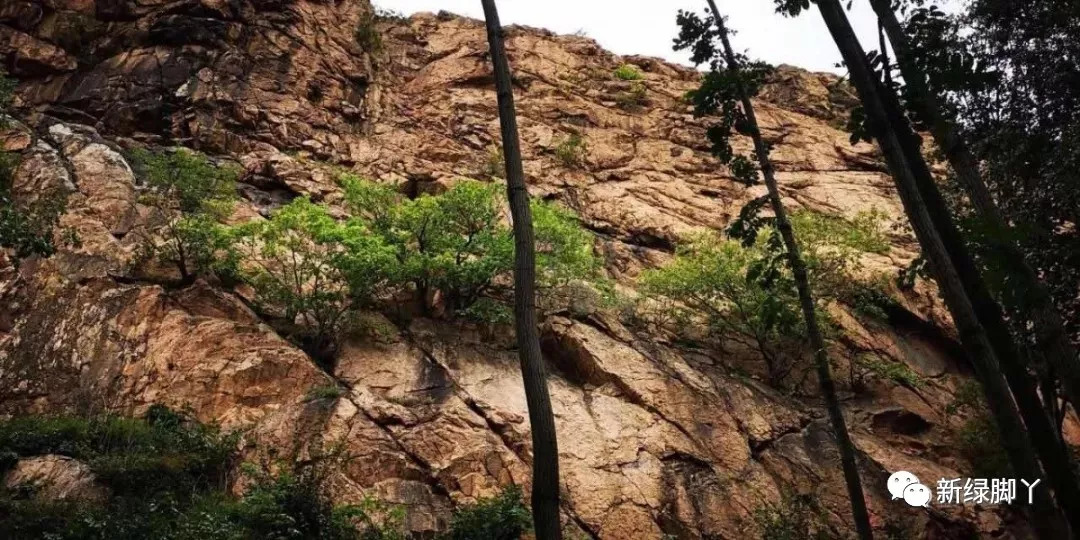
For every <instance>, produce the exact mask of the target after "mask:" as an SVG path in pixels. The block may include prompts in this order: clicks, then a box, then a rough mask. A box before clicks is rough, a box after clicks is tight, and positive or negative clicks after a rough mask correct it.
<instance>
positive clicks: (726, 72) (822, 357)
mask: <svg viewBox="0 0 1080 540" xmlns="http://www.w3.org/2000/svg"><path fill="white" fill-rule="evenodd" d="M708 4H709V9H710V10H711V13H712V19H713V20H712V24H709V23H707V22H705V21H704V20H702V19H701V18H699V17H697V16H696V15H694V14H692V13H687V12H680V14H679V23H680V27H681V31H680V34H679V38H678V39H677V40H676V48H677V49H684V48H691V49H693V52H694V59H695V60H704V59H708V60H709V61H710V62H711V67H712V71H711V72H710V73H709V74H708V75H706V83H705V84H702V87H701V89H699V90H698V91H697V93H696V95H695V102H696V103H697V111H698V112H699V114H700V113H713V112H716V111H717V110H721V111H723V112H724V115H723V116H724V118H725V119H726V120H727V122H726V123H725V124H724V125H722V126H720V127H719V128H717V127H714V128H712V129H711V130H710V132H709V136H710V139H712V141H713V143H714V146H719V147H720V148H722V149H723V150H724V151H723V152H720V153H719V155H720V157H722V158H729V159H727V161H728V162H729V163H730V162H731V161H732V159H733V155H732V153H731V151H730V149H731V147H730V144H727V143H725V139H726V138H727V137H730V136H731V133H732V129H737V130H738V131H739V132H740V133H744V134H749V135H750V137H751V139H752V140H753V142H754V153H755V157H756V158H757V162H758V163H757V164H758V166H759V167H760V170H761V175H762V176H763V177H764V179H765V186H766V188H767V189H768V199H769V202H770V205H771V207H772V211H773V214H774V216H775V217H774V219H773V222H774V226H775V228H776V231H778V233H779V237H780V239H781V240H782V241H783V247H784V252H785V254H786V260H787V266H788V268H789V269H790V270H791V274H792V276H793V277H794V281H795V287H796V289H797V291H798V297H799V306H800V308H801V311H802V316H803V319H804V323H805V325H806V333H807V336H808V337H809V341H810V346H811V347H812V349H813V351H814V362H815V364H816V367H817V373H818V384H819V386H820V387H821V392H822V394H823V397H824V398H825V404H826V409H827V410H828V413H829V421H830V423H831V424H832V428H833V434H834V436H835V437H836V442H837V447H838V448H839V450H840V461H841V464H842V466H843V470H844V479H845V480H846V483H847V490H848V497H849V498H850V499H851V510H852V515H853V518H854V521H855V529H856V530H857V531H858V533H859V537H860V538H862V539H864V540H867V539H870V538H872V537H873V532H872V529H871V528H870V515H869V513H868V512H867V510H866V501H865V499H864V498H863V490H862V480H861V479H860V477H859V468H858V461H857V459H856V455H855V446H854V444H852V442H851V438H850V436H849V434H848V431H847V426H846V424H845V421H844V414H843V411H842V410H841V408H840V400H839V398H838V397H837V395H836V388H835V384H834V383H833V378H832V374H831V373H830V367H829V357H828V353H827V351H826V347H825V339H824V337H823V335H822V331H821V327H820V325H819V322H818V313H817V305H816V303H815V301H814V298H813V293H812V292H811V289H810V281H809V277H808V273H807V268H806V262H805V261H804V260H803V258H802V255H801V252H800V248H799V244H798V241H797V239H796V238H795V233H794V230H793V229H792V226H791V222H790V221H789V220H788V217H787V211H786V209H785V208H784V205H783V202H782V200H781V197H780V190H779V187H778V186H777V183H776V176H775V172H774V168H773V165H772V161H771V160H770V159H769V145H768V144H767V143H766V142H765V139H764V137H762V135H761V130H760V128H759V126H758V122H757V117H756V115H755V113H754V106H753V103H752V102H751V100H750V98H751V97H753V95H754V94H755V93H756V92H757V91H758V90H759V89H760V86H761V77H760V73H761V70H760V69H753V70H750V71H746V70H744V69H743V68H742V65H743V64H744V63H745V59H740V58H738V57H737V56H736V54H735V51H734V49H733V48H732V46H731V42H730V39H729V37H728V30H727V27H726V26H725V23H724V18H723V16H722V15H721V14H720V11H719V10H718V9H717V8H716V3H715V2H714V1H713V0H708ZM713 25H715V29H713ZM716 37H718V38H719V40H720V43H721V44H722V46H723V48H722V50H716V49H715V38H716ZM722 65H723V66H726V69H721V66H722ZM725 127H726V128H727V130H724V128H725ZM748 161H749V160H746V162H748ZM746 162H743V167H744V172H745V173H747V179H748V180H756V177H757V171H752V169H750V168H749V167H748V166H747V165H746ZM774 268H775V267H773V268H765V269H764V270H763V271H764V272H772V273H775V272H776V270H775V269H774Z"/></svg>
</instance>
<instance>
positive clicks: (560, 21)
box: [374, 0, 877, 72]
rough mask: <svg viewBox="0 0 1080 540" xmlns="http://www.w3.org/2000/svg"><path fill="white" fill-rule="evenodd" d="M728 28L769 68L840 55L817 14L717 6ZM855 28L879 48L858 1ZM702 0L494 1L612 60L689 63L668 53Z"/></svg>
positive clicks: (823, 63) (424, 4)
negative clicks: (682, 17) (680, 17)
mask: <svg viewBox="0 0 1080 540" xmlns="http://www.w3.org/2000/svg"><path fill="white" fill-rule="evenodd" d="M716 3H717V7H719V8H720V10H721V11H722V12H724V13H725V14H726V15H727V16H728V17H729V21H730V26H731V28H732V29H734V30H736V31H737V32H738V34H737V35H736V36H735V37H734V45H735V47H736V48H739V49H742V50H745V51H746V52H748V53H749V54H750V56H751V57H753V58H758V59H762V60H765V61H767V62H769V63H772V64H793V65H796V66H800V67H803V68H806V69H810V70H814V71H834V72H837V71H839V70H837V69H836V68H835V67H834V65H835V64H836V63H837V62H839V61H840V54H839V53H838V52H837V51H836V46H835V45H834V44H833V42H832V40H831V38H830V37H829V33H828V31H827V30H826V29H825V25H824V23H822V22H821V17H820V15H818V12H817V9H811V10H810V11H808V12H805V13H804V14H803V15H802V16H800V17H798V18H795V19H789V18H785V17H781V16H780V15H778V14H776V12H775V9H774V8H773V2H772V0H717V2H716ZM374 4H375V5H376V6H379V7H382V8H386V9H392V10H395V11H399V12H402V13H405V14H407V15H408V14H412V13H415V12H417V11H432V12H438V11H439V10H447V11H451V12H454V13H458V14H461V15H467V16H469V17H474V18H477V19H482V18H483V16H484V13H483V10H482V9H481V8H480V0H374ZM854 4H855V6H854V8H853V9H852V11H851V12H850V15H849V16H850V17H851V19H852V24H853V25H854V26H855V29H856V31H857V32H858V33H859V37H860V39H861V40H862V42H863V47H864V48H866V49H868V50H869V49H876V48H877V47H876V43H877V31H876V24H875V22H874V17H873V11H872V10H871V9H870V7H869V2H868V1H866V0H855V2H854ZM705 5H706V4H705V2H704V1H703V0H499V2H498V6H499V16H500V18H501V19H502V22H503V24H524V25H528V26H537V27H541V28H547V29H549V30H553V31H555V32H557V33H560V34H570V33H573V32H576V31H578V30H582V31H584V32H585V33H586V34H587V35H588V36H589V37H591V38H593V39H595V40H597V41H598V42H600V45H602V46H603V47H604V48H606V49H608V50H610V51H612V52H615V53H617V54H641V55H646V56H659V57H662V58H666V59H668V60H671V61H675V62H681V63H687V59H688V57H689V56H688V55H683V54H676V53H674V52H672V50H671V41H672V39H673V38H674V37H675V35H676V34H677V33H678V30H677V28H676V26H675V14H676V12H678V10H679V9H693V10H695V11H699V12H700V11H702V10H703V8H704V7H705Z"/></svg>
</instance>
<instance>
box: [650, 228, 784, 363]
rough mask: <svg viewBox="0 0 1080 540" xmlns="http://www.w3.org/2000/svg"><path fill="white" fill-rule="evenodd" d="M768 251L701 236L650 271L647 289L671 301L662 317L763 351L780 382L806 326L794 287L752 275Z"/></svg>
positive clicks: (662, 306) (676, 326)
mask: <svg viewBox="0 0 1080 540" xmlns="http://www.w3.org/2000/svg"><path fill="white" fill-rule="evenodd" d="M768 253H769V252H768V249H767V247H766V245H765V243H764V242H762V243H760V244H759V245H755V246H752V247H750V248H746V247H743V246H742V245H741V244H739V243H738V242H735V241H731V240H721V239H720V238H718V237H716V236H713V235H704V236H700V237H698V238H696V239H694V240H693V241H691V242H690V243H689V244H685V245H683V246H680V248H679V251H678V253H677V256H676V258H675V260H674V261H672V262H671V263H670V264H668V265H667V266H665V267H663V268H660V269H658V270H650V271H647V272H645V273H644V274H643V275H642V277H641V285H642V291H643V292H644V293H645V294H646V295H650V296H652V297H656V298H660V299H662V300H665V301H664V302H662V305H661V307H660V316H661V317H671V320H672V321H673V322H674V325H673V326H674V327H675V328H684V329H685V328H688V327H691V326H693V323H695V322H697V323H703V324H704V325H705V327H706V328H707V331H708V332H709V333H710V334H711V335H717V336H721V337H723V338H726V339H731V340H733V341H735V342H736V343H740V344H742V345H744V346H746V347H749V348H751V349H752V350H755V351H757V352H758V353H760V354H761V356H762V357H763V360H764V361H765V363H766V365H767V367H768V372H769V379H770V381H771V382H772V383H774V384H780V382H781V381H782V380H783V379H784V378H785V377H787V375H788V374H789V373H790V371H791V368H792V364H793V362H794V359H793V358H792V355H791V354H789V351H791V350H792V349H793V348H794V347H792V343H791V341H792V338H793V337H795V338H796V339H800V338H801V336H802V335H803V334H804V328H803V325H802V319H801V315H800V312H799V308H798V302H797V297H796V296H795V295H794V289H793V287H791V286H788V285H787V284H784V285H781V286H777V284H776V283H773V284H769V286H766V284H765V283H763V282H762V281H761V280H758V279H756V278H755V277H754V276H752V275H751V272H752V270H753V269H754V267H755V266H756V265H758V263H760V262H761V261H763V260H764V258H766V257H768V256H769V255H768ZM784 281H788V280H787V279H786V278H785V280H784Z"/></svg>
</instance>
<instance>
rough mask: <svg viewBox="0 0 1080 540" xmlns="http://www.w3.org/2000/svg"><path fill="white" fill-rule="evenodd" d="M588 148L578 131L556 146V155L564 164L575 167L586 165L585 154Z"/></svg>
mask: <svg viewBox="0 0 1080 540" xmlns="http://www.w3.org/2000/svg"><path fill="white" fill-rule="evenodd" d="M587 153H588V148H587V146H586V145H585V139H583V138H582V137H581V135H578V134H577V133H571V134H570V135H569V136H567V137H566V138H565V139H563V140H562V141H561V142H560V143H559V144H558V145H556V146H555V157H556V158H558V159H559V161H560V162H561V163H562V164H563V166H565V167H568V168H571V169H575V168H579V167H582V166H584V165H585V156H586V154H587Z"/></svg>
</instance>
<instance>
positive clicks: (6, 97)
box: [0, 66, 16, 128]
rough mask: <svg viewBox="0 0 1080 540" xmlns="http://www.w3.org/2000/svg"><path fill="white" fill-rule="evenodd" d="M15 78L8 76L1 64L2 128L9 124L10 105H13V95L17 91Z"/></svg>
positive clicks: (0, 125)
mask: <svg viewBox="0 0 1080 540" xmlns="http://www.w3.org/2000/svg"><path fill="white" fill-rule="evenodd" d="M15 84H16V83H15V79H11V78H9V77H8V76H7V71H6V70H5V69H4V68H3V66H0V128H3V127H6V126H7V121H8V118H7V115H8V106H9V105H11V96H12V95H13V94H14V93H15Z"/></svg>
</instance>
